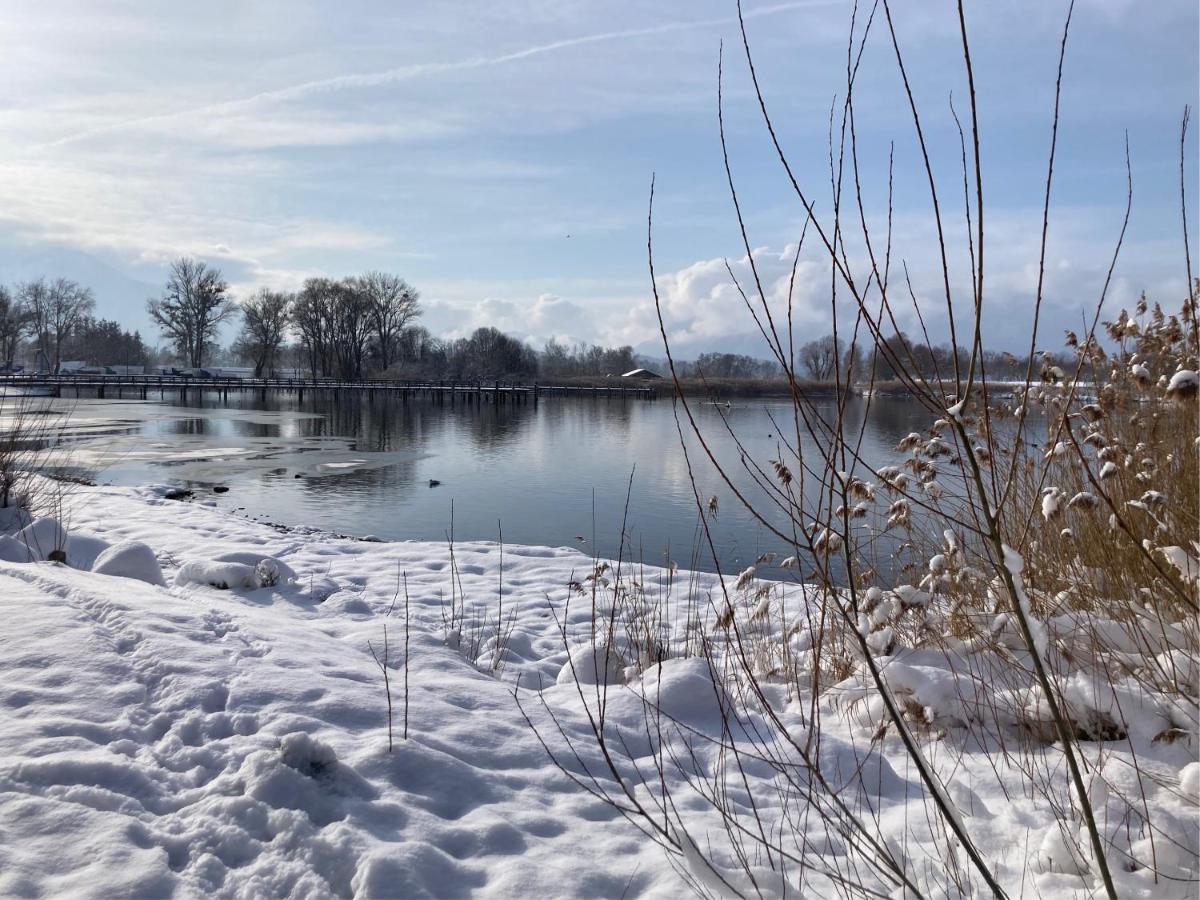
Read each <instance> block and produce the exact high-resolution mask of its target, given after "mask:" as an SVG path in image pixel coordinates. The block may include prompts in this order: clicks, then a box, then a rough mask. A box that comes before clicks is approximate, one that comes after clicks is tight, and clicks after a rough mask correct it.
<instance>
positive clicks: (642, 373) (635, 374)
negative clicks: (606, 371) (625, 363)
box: [621, 369, 662, 379]
mask: <svg viewBox="0 0 1200 900" xmlns="http://www.w3.org/2000/svg"><path fill="white" fill-rule="evenodd" d="M621 377H622V378H646V379H650V378H662V376H661V375H659V374H658V373H657V372H651V371H650V370H649V369H634V370H633V371H632V372H626V373H625V374H624V375H622V376H621Z"/></svg>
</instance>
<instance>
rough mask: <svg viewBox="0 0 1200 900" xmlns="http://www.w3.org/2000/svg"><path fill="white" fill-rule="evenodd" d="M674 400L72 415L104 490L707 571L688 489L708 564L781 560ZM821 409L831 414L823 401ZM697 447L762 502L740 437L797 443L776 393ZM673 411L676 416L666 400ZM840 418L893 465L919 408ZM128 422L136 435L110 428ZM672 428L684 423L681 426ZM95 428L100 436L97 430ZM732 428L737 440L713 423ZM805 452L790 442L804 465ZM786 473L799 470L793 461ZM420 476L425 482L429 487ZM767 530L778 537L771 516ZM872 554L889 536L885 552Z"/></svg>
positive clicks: (345, 399) (780, 546)
mask: <svg viewBox="0 0 1200 900" xmlns="http://www.w3.org/2000/svg"><path fill="white" fill-rule="evenodd" d="M675 412H676V410H675V407H674V405H673V403H672V402H671V401H670V400H669V399H664V400H659V401H657V402H651V403H648V402H645V401H634V400H620V399H616V398H594V399H593V398H580V399H567V398H557V397H555V398H545V399H543V400H542V401H541V402H540V403H539V404H537V405H536V406H535V405H533V404H516V405H513V404H509V403H507V402H502V403H499V404H492V403H463V402H461V401H459V402H457V403H455V404H453V405H451V404H439V403H433V402H428V401H416V400H412V399H409V400H407V401H405V400H403V399H400V398H396V397H383V396H380V397H374V398H368V397H356V396H347V395H342V396H333V395H315V396H314V395H306V396H305V398H304V401H303V402H300V401H299V400H298V398H297V397H295V396H294V395H272V396H269V397H268V398H267V399H266V400H265V401H263V400H261V398H259V397H256V396H245V397H236V396H231V397H230V400H229V403H228V404H227V405H222V404H221V403H220V401H219V399H217V398H213V397H210V398H204V399H203V400H193V402H191V403H189V404H188V405H187V406H177V405H171V404H167V403H155V402H149V403H132V402H130V401H125V402H120V403H118V402H113V401H109V402H106V401H80V402H79V403H78V404H77V408H76V413H75V415H76V417H77V418H78V419H79V420H80V421H82V420H84V419H86V421H87V422H88V423H89V425H88V427H89V428H90V429H92V430H90V431H89V430H81V431H80V433H79V434H78V435H77V437H78V447H79V448H80V449H81V450H82V451H83V456H88V454H90V457H88V458H90V459H92V460H93V461H101V462H103V463H104V464H105V465H107V468H106V469H105V470H104V471H103V473H102V474H101V476H100V478H101V480H106V481H110V482H112V483H118V484H145V483H148V482H160V481H167V480H170V481H176V482H183V483H187V484H190V485H193V486H195V487H197V488H199V489H201V490H204V489H205V488H206V487H209V486H211V485H213V484H217V483H220V484H223V485H225V486H228V487H229V488H230V490H229V491H228V492H227V493H223V494H220V495H216V494H213V495H211V497H212V499H213V500H214V501H215V502H217V503H219V504H221V505H223V506H226V507H229V508H234V509H239V510H242V511H244V513H245V514H247V515H255V516H261V517H265V518H268V519H271V520H273V521H278V522H282V523H288V524H297V525H306V526H315V527H320V528H325V529H330V530H333V531H337V532H342V533H348V534H358V535H367V534H371V535H377V536H379V537H381V538H387V539H419V540H440V539H442V538H443V537H444V535H445V534H446V532H447V531H448V529H449V527H450V521H451V504H453V510H454V531H455V536H456V538H458V539H467V540H474V539H484V540H494V539H496V538H497V537H498V536H499V535H500V533H501V530H502V531H503V536H504V539H505V541H507V542H515V543H527V544H549V545H553V546H561V545H572V546H577V547H579V548H580V549H582V550H584V551H585V552H588V553H591V552H596V553H599V554H601V555H606V556H607V555H613V554H615V553H616V552H617V549H618V547H619V546H620V544H621V542H622V533H621V526H622V521H623V520H624V516H625V502H626V492H627V488H628V485H629V480H630V475H631V473H634V480H633V488H632V492H631V493H630V494H629V508H628V524H627V531H626V533H625V535H624V542H625V546H626V547H632V548H634V554H635V555H640V556H641V558H643V559H644V560H645V562H647V563H662V562H664V561H665V560H666V559H668V558H669V559H672V560H674V561H675V562H677V563H679V564H680V565H682V566H685V567H696V568H706V569H711V568H712V567H713V561H712V559H711V556H710V554H709V552H708V550H707V544H706V543H703V542H701V540H700V534H699V532H698V529H697V522H698V517H697V509H696V498H695V496H694V494H693V479H694V481H695V490H696V491H698V492H699V493H700V495H701V497H702V498H703V499H704V500H707V498H708V497H709V496H715V497H716V498H717V500H718V505H719V510H720V512H719V514H718V515H717V517H716V518H715V520H714V521H713V523H712V529H713V537H714V540H715V541H716V544H717V549H718V555H719V561H720V565H721V568H722V569H724V570H726V571H729V570H734V569H740V568H743V567H745V566H746V565H748V564H750V563H752V562H754V560H755V559H756V558H757V557H758V556H759V555H761V554H763V553H766V552H776V553H780V554H781V555H785V556H786V555H790V551H789V550H788V548H787V546H786V545H785V544H784V542H782V541H780V540H779V539H778V538H777V537H775V536H774V535H772V534H770V533H769V531H768V530H767V529H764V528H763V527H762V526H761V525H760V524H759V523H758V522H756V521H755V519H754V518H753V516H751V515H750V513H748V512H747V511H746V510H745V509H744V508H743V507H742V506H741V504H740V503H739V502H738V500H737V497H736V496H735V494H734V493H733V492H732V491H731V490H730V489H729V488H728V487H727V486H726V485H725V484H724V483H723V482H722V480H721V479H720V477H719V475H718V473H717V472H716V470H715V468H714V467H713V465H712V464H711V463H710V462H709V461H708V459H707V456H706V453H705V451H704V449H703V448H701V447H700V446H699V445H698V443H697V442H696V441H695V440H694V438H690V437H689V439H688V440H687V442H686V444H687V447H688V452H689V454H690V459H691V462H692V471H691V472H689V471H688V467H687V465H686V463H685V460H684V455H683V453H682V452H681V450H680V445H679V433H678V431H677V424H676V417H675ZM823 412H824V414H825V415H828V416H832V415H833V413H834V412H835V410H834V408H833V406H832V404H830V405H829V406H827V407H824V408H823ZM693 414H694V415H695V416H696V419H697V421H698V422H699V423H700V425H701V427H702V429H703V430H704V433H705V435H706V442H707V443H708V444H709V448H710V449H711V451H712V452H713V453H714V454H715V455H716V456H717V458H718V459H719V460H720V461H721V463H722V465H723V466H725V467H726V468H727V470H728V471H729V472H731V473H733V474H734V477H735V479H736V483H737V485H738V488H739V490H740V491H743V492H744V493H746V494H748V495H749V496H751V497H756V498H760V497H762V496H763V494H762V490H761V488H759V487H757V486H755V485H754V484H753V481H752V479H751V478H750V477H749V475H747V474H746V472H745V470H744V467H743V464H742V459H741V454H742V450H741V449H739V446H738V442H740V443H741V446H742V448H744V449H745V451H746V452H747V453H748V454H749V455H750V456H752V457H754V458H755V459H757V460H758V461H759V462H760V463H762V464H763V465H766V464H767V461H768V460H770V459H772V458H778V457H779V456H780V454H786V453H787V452H789V451H788V450H787V449H786V443H787V438H786V437H784V438H782V439H781V434H782V435H784V436H786V435H791V441H792V442H793V443H794V440H795V432H796V428H795V423H794V421H793V418H792V416H793V411H792V408H791V407H790V405H788V404H786V403H771V402H753V401H742V402H741V403H739V404H737V405H735V406H733V407H731V408H729V409H726V408H724V407H713V406H708V405H703V404H695V405H693ZM680 415H681V416H682V411H680ZM847 416H848V417H849V420H850V421H851V422H852V423H855V424H856V423H860V422H862V421H863V420H864V417H865V421H866V427H865V433H864V441H863V448H862V452H863V455H864V456H865V457H866V458H867V459H868V460H869V461H871V462H873V463H877V464H882V463H884V462H890V461H892V448H893V447H894V445H895V443H896V441H898V440H899V439H900V438H901V437H903V436H904V435H905V434H907V433H908V432H909V431H913V430H920V429H922V428H924V427H926V426H927V424H928V420H929V416H928V414H927V413H926V412H925V411H924V410H922V409H921V408H920V407H919V406H917V404H915V403H913V402H912V401H909V400H907V399H904V398H877V399H875V400H874V401H872V402H871V403H870V404H869V405H868V404H867V403H866V402H865V401H863V400H861V399H855V400H854V401H853V402H851V403H850V405H849V407H848V409H847ZM131 424H136V426H137V431H136V433H135V434H129V435H119V434H113V433H111V430H112V429H114V428H115V427H117V426H118V425H119V426H120V427H123V428H124V427H129V426H130V425H131ZM682 424H683V430H684V432H685V434H687V433H688V431H689V426H688V424H687V421H686V419H683V422H682ZM101 426H105V427H107V429H109V431H110V433H107V434H99V435H98V433H97V431H96V430H95V429H98V428H100V427H101ZM727 426H728V428H730V429H732V430H733V432H734V433H735V434H736V435H737V441H735V440H734V438H733V437H731V436H730V434H729V433H728V431H727ZM817 449H818V448H817V447H815V446H811V445H809V444H808V443H807V438H806V439H805V441H804V442H802V446H801V450H802V452H803V453H804V455H805V456H806V458H807V459H808V460H809V461H810V462H813V461H815V460H816V459H817V454H816V452H815V451H816V450H817ZM795 468H796V469H797V471H799V467H798V466H797V467H795ZM431 480H436V481H438V482H440V484H439V485H438V486H436V487H431V486H430V482H431ZM772 523H773V524H775V525H776V526H777V527H779V528H780V529H781V530H784V531H785V532H788V531H790V527H791V526H790V524H789V523H788V522H787V521H786V520H785V519H783V518H782V517H781V516H779V514H776V519H774V520H772ZM884 549H886V547H885V548H884Z"/></svg>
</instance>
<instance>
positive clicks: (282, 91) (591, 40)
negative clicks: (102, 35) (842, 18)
mask: <svg viewBox="0 0 1200 900" xmlns="http://www.w3.org/2000/svg"><path fill="white" fill-rule="evenodd" d="M844 2H845V0H792V2H786V3H776V4H773V5H771V6H762V7H758V8H757V9H753V10H750V11H748V12H745V13H743V18H746V19H758V18H762V17H764V16H773V15H778V14H779V13H784V12H791V11H794V10H798V9H811V8H813V7H820V6H840V5H842V4H843V3H844ZM736 21H737V20H736V19H734V18H732V17H726V18H721V19H701V20H699V21H694V22H667V23H664V24H662V25H654V26H650V27H648V28H631V29H626V30H623V31H606V32H602V33H600V34H588V35H582V36H580V37H574V38H565V39H563V40H561V41H553V42H551V43H548V44H539V45H538V46H535V47H527V48H525V49H524V50H515V51H513V52H511V53H504V54H501V55H499V56H475V57H470V58H468V59H461V60H456V61H454V62H444V63H436V62H435V63H416V64H414V65H409V66H399V67H397V68H394V69H384V70H383V71H381V72H363V73H358V74H350V75H337V76H334V77H332V78H322V79H319V80H316V81H305V82H302V83H300V84H294V85H290V86H288V87H282V88H276V89H275V90H270V91H262V92H261V93H258V94H252V95H250V96H248V97H241V98H238V99H235V100H224V101H221V102H220V103H211V104H207V105H205V106H196V107H192V108H190V109H184V110H178V111H176V112H170V113H162V114H159V115H154V116H142V117H140V118H136V119H125V120H123V121H120V122H112V123H110V124H108V125H99V126H96V127H95V128H88V129H86V130H84V131H79V132H76V133H75V134H69V135H66V136H64V137H60V138H57V139H56V140H53V141H50V142H48V143H46V144H43V145H41V146H42V147H61V146H63V145H65V144H74V143H77V142H79V141H85V140H88V139H89V138H93V137H100V136H102V135H105V134H111V133H113V132H117V131H125V130H128V129H134V128H139V127H141V126H144V125H155V124H158V123H161V122H172V121H176V120H180V119H187V118H190V117H192V116H200V115H219V114H222V113H231V112H236V111H238V110H240V109H244V108H246V107H249V106H253V105H255V104H259V103H269V102H286V101H289V100H299V99H301V98H303V97H307V96H309V95H312V94H323V93H332V92H335V91H342V90H348V89H354V88H369V87H379V86H381V85H388V84H399V83H401V82H405V81H413V80H415V79H418V78H427V77H429V76H433V75H440V74H443V73H445V72H462V71H467V70H470V69H484V68H490V67H492V66H502V65H506V64H508V63H513V62H518V61H520V60H523V59H529V58H530V57H533V56H541V55H543V54H546V53H554V52H557V51H559V50H567V49H569V48H571V47H581V46H584V45H586V44H600V43H604V42H607V41H618V40H625V39H628V38H639V37H650V36H653V35H656V34H669V33H672V32H677V31H694V30H697V29H701V28H713V27H716V26H719V25H728V24H731V23H733V22H736Z"/></svg>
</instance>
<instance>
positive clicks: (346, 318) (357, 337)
mask: <svg viewBox="0 0 1200 900" xmlns="http://www.w3.org/2000/svg"><path fill="white" fill-rule="evenodd" d="M333 296H334V319H333V322H334V333H333V337H334V350H335V353H336V356H337V363H338V375H339V376H340V377H341V378H343V379H345V380H353V379H357V378H362V377H363V374H364V371H365V368H366V366H365V364H366V360H367V347H368V346H370V343H371V302H370V299H369V298H368V296H367V294H366V292H365V291H363V290H362V288H361V286H360V285H359V283H358V281H357V279H354V278H346V279H343V280H342V281H339V282H336V283H335V284H334V289H333Z"/></svg>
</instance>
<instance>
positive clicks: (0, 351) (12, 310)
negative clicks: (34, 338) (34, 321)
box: [0, 285, 29, 366]
mask: <svg viewBox="0 0 1200 900" xmlns="http://www.w3.org/2000/svg"><path fill="white" fill-rule="evenodd" d="M28 330H29V310H28V308H27V307H26V306H25V304H24V303H22V302H21V301H20V300H19V299H17V298H16V297H14V296H13V294H12V292H11V291H10V290H9V289H8V288H6V287H4V286H3V285H0V366H11V365H12V364H13V359H14V358H15V357H16V355H17V348H18V347H19V346H20V344H21V338H22V337H24V336H25V334H26V333H27V332H28Z"/></svg>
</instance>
